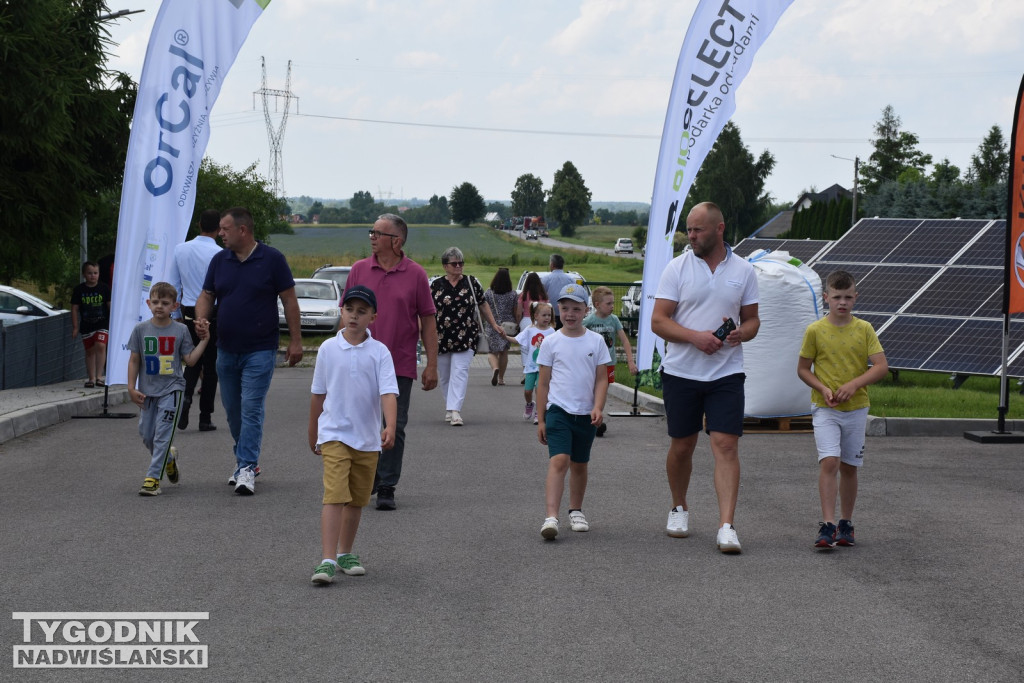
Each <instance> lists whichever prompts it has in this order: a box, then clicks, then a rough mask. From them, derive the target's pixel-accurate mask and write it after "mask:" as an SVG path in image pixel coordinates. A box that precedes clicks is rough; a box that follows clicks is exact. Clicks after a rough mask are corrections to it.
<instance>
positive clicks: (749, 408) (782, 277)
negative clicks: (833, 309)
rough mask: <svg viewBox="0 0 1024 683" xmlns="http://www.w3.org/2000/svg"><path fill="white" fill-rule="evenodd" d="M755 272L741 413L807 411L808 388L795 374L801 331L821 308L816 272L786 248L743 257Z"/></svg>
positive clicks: (767, 414) (785, 414)
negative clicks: (753, 332) (755, 327)
mask: <svg viewBox="0 0 1024 683" xmlns="http://www.w3.org/2000/svg"><path fill="white" fill-rule="evenodd" d="M747 260H748V261H750V262H751V264H752V265H753V266H754V270H755V271H757V286H758V290H759V295H760V296H759V305H758V316H759V317H760V318H761V329H760V330H759V331H758V333H757V336H756V337H754V338H753V339H752V340H751V341H749V342H744V344H743V370H744V372H745V373H746V375H747V379H746V383H745V386H744V393H745V394H746V405H745V408H744V411H743V413H744V415H746V416H747V417H790V416H793V415H807V414H808V413H810V410H811V389H810V387H808V386H807V385H806V384H804V383H803V382H802V381H800V378H799V377H797V375H796V366H797V359H798V358H799V356H800V344H801V343H802V342H803V338H804V330H805V329H807V326H808V325H810V324H811V323H813V322H814V321H815V320H817V319H818V318H820V317H821V316H822V314H823V312H822V296H821V292H822V288H821V277H819V276H818V274H817V273H815V272H814V270H813V269H812V268H811V267H810V266H807V265H805V264H803V263H801V262H800V261H799V260H797V259H795V258H791V257H790V255H789V252H786V251H773V252H768V251H761V252H758V253H755V254H752V255H751V256H749V257H747Z"/></svg>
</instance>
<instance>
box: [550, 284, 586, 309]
mask: <svg viewBox="0 0 1024 683" xmlns="http://www.w3.org/2000/svg"><path fill="white" fill-rule="evenodd" d="M562 299H571V300H573V301H578V302H580V303H581V304H583V305H584V306H586V305H587V290H585V289H583V287H581V286H580V285H578V284H576V283H575V282H572V283H569V284H567V285H566V286H565V287H562V291H560V292H559V293H558V299H556V301H561V300H562Z"/></svg>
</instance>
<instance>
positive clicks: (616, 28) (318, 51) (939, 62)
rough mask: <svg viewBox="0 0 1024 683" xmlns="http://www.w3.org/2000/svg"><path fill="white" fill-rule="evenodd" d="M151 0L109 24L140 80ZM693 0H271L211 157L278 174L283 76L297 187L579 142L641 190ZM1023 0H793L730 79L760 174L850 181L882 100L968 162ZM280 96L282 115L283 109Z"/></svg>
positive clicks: (617, 187) (427, 178) (421, 180)
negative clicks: (764, 170)
mask: <svg viewBox="0 0 1024 683" xmlns="http://www.w3.org/2000/svg"><path fill="white" fill-rule="evenodd" d="M159 4H160V3H159V2H158V0H110V8H111V10H119V9H122V8H124V9H145V10H146V11H145V12H144V13H142V14H136V15H132V16H131V17H126V18H121V19H118V20H116V21H115V22H112V23H111V33H112V37H113V39H114V41H115V42H116V43H118V45H117V46H115V47H114V48H113V51H114V54H113V55H112V57H111V60H110V62H109V66H110V67H111V68H114V69H119V70H123V71H126V72H127V73H129V74H130V75H131V76H132V78H133V79H135V80H136V81H138V80H139V77H140V75H141V73H142V62H143V59H144V56H145V50H146V44H147V41H148V39H149V34H150V30H151V28H152V23H153V21H154V20H155V18H156V14H157V9H158V7H159ZM696 5H697V3H696V0H687V1H682V2H680V1H676V2H669V1H668V0H582V1H570V0H557V1H556V0H518V1H517V2H499V1H492V0H472V1H470V0H440V1H435V0H419V1H416V2H414V1H412V0H403V1H399V0H395V1H392V0H360V1H351V0H272V2H271V3H270V5H269V6H268V8H267V10H266V11H265V12H264V13H263V16H262V17H261V18H260V19H259V20H257V22H256V24H255V26H254V27H253V30H252V32H251V33H250V34H249V38H248V40H247V41H246V43H245V45H244V46H243V47H242V50H241V52H240V53H239V55H238V58H237V60H236V61H235V64H234V66H233V68H232V70H231V72H230V73H229V74H228V77H227V80H226V82H225V84H224V88H223V90H222V91H221V94H220V98H219V99H218V101H217V104H216V106H215V108H214V110H213V117H212V127H211V131H212V132H211V139H210V144H209V146H208V148H207V156H209V157H211V158H213V159H214V160H215V161H217V162H218V163H222V164H224V163H226V164H230V165H231V166H232V167H234V168H236V169H241V168H243V167H245V166H247V165H248V164H250V163H252V162H254V161H258V162H259V164H260V165H259V169H260V170H261V172H262V173H263V174H264V175H269V163H268V160H269V158H270V151H269V142H268V137H267V125H266V122H265V120H264V114H263V110H262V106H261V104H260V103H259V102H257V103H256V105H255V107H254V102H253V92H254V91H256V90H258V89H259V88H260V87H261V78H262V72H261V67H260V59H261V57H265V58H266V62H267V87H269V88H274V89H284V87H285V76H286V73H287V68H288V61H289V60H291V63H292V67H291V68H292V71H291V91H292V92H293V93H294V94H295V95H296V96H297V97H298V109H297V111H296V109H295V103H294V102H293V103H292V107H293V108H292V109H291V113H290V115H289V117H288V121H287V126H286V130H285V134H284V145H283V162H284V190H285V193H286V194H287V195H289V196H294V195H300V194H306V195H311V196H315V197H325V198H339V199H347V198H349V197H351V196H352V194H353V193H354V192H356V191H357V190H369V191H370V192H372V193H373V194H374V195H375V196H379V197H380V198H382V199H384V200H385V201H386V200H388V199H389V198H390V199H392V200H395V199H399V198H411V197H420V198H428V197H430V195H432V194H446V195H447V194H450V192H451V189H452V187H453V186H455V185H458V184H461V183H462V182H465V181H469V182H471V183H473V184H474V185H476V187H477V188H478V189H479V190H480V192H481V194H482V195H483V196H484V197H485V198H487V199H488V200H505V201H507V200H508V199H509V196H510V194H511V191H512V188H513V187H514V185H515V180H516V178H517V177H519V176H520V175H522V174H524V173H532V174H534V175H536V176H538V177H540V178H541V179H542V180H543V182H544V187H545V189H548V188H550V186H551V182H552V179H553V177H554V173H555V171H556V170H558V169H560V168H561V166H562V164H563V163H564V162H565V161H572V162H573V163H574V164H575V165H576V167H577V168H578V169H579V171H580V173H581V174H582V175H583V178H584V181H585V182H586V184H587V186H588V187H589V188H590V190H591V192H592V194H593V200H594V201H641V202H649V201H650V197H651V192H652V189H653V183H654V170H655V166H656V165H657V160H658V145H659V140H660V137H661V131H662V125H663V123H664V119H665V110H666V107H667V105H668V98H669V92H670V89H671V85H672V78H673V73H674V70H675V65H676V60H677V58H678V56H679V50H680V48H681V47H682V42H683V38H684V37H685V34H686V29H687V26H688V25H689V21H690V17H691V15H692V14H693V10H694V8H695V7H696ZM1022 26H1024V2H1021V1H1020V0H971V1H970V2H964V1H963V0H899V1H898V2H894V1H893V0H843V1H835V0H795V2H793V4H792V5H791V6H790V7H789V9H788V10H787V11H786V13H785V14H783V16H782V19H781V20H780V21H779V23H778V25H777V26H776V28H775V31H774V32H773V33H772V35H771V36H770V37H769V38H768V40H767V41H766V43H765V44H764V46H763V47H762V48H761V50H760V52H759V53H758V54H757V57H756V59H755V60H754V65H753V68H752V69H751V71H750V74H749V75H748V76H747V79H746V80H745V81H744V82H743V84H742V86H741V87H740V88H739V90H738V92H737V108H736V113H735V115H734V116H733V121H734V122H735V123H736V124H737V125H738V126H739V127H740V130H741V133H742V136H743V141H744V142H745V143H746V145H747V147H748V148H749V149H750V151H751V152H752V153H753V154H754V155H755V156H757V155H759V154H760V153H761V152H762V151H763V150H766V149H767V150H769V151H770V152H771V153H772V154H773V155H774V156H775V159H776V166H775V170H774V172H773V173H772V175H771V177H770V178H769V179H768V185H767V188H768V190H769V191H770V192H771V193H772V195H773V196H774V197H775V199H776V200H777V201H794V200H795V199H796V198H797V197H798V196H799V194H800V193H801V192H802V191H803V190H805V189H808V188H810V187H812V186H813V187H816V188H817V189H819V190H820V189H824V188H826V187H828V186H830V185H832V184H833V183H839V184H841V185H843V186H845V187H850V186H852V184H853V162H852V161H846V160H840V159H834V158H832V156H831V155H836V156H840V157H847V158H849V159H851V160H852V159H853V158H854V157H855V156H859V157H860V158H861V159H862V160H864V159H866V158H867V157H868V155H870V153H871V151H872V148H871V145H870V142H869V141H870V139H871V138H872V136H873V127H874V124H875V123H876V122H877V121H878V119H879V118H880V116H881V112H882V109H883V108H884V107H885V106H886V105H887V104H891V105H892V106H893V107H894V108H895V111H896V113H897V114H898V115H899V116H900V118H901V119H902V122H903V129H904V130H907V131H910V132H912V133H915V134H916V135H918V137H919V138H920V140H921V144H920V148H921V149H922V151H924V152H927V153H930V154H932V155H933V157H934V158H935V160H936V161H939V160H941V159H942V158H944V157H948V158H949V159H950V161H952V162H953V163H954V164H956V165H957V166H959V167H960V168H961V170H964V169H966V167H967V165H968V163H969V162H970V157H971V154H973V153H975V152H976V151H977V148H978V145H979V144H980V142H981V140H982V138H983V137H984V136H985V135H986V134H987V132H988V131H989V129H990V128H991V127H992V126H993V125H998V126H1000V127H1001V128H1002V129H1003V134H1004V136H1005V138H1006V139H1007V141H1009V137H1010V132H1011V130H1012V119H1013V108H1014V99H1015V97H1016V95H1017V91H1018V88H1019V85H1020V80H1021V75H1022V70H1024V40H1021V37H1020V35H1021V34H1020V31H1021V27H1022ZM279 121H280V112H278V113H277V114H276V115H275V118H274V122H275V126H276V125H278V124H279Z"/></svg>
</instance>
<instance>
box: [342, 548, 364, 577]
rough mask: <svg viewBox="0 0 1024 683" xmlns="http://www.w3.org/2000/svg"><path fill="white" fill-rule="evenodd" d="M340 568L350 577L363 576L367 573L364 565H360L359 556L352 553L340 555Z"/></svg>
mask: <svg viewBox="0 0 1024 683" xmlns="http://www.w3.org/2000/svg"><path fill="white" fill-rule="evenodd" d="M338 567H339V568H340V569H341V571H343V572H345V573H346V574H348V575H349V576H362V575H363V574H365V573H366V570H365V569H364V568H363V565H361V564H359V556H358V555H353V554H352V553H348V554H346V555H338Z"/></svg>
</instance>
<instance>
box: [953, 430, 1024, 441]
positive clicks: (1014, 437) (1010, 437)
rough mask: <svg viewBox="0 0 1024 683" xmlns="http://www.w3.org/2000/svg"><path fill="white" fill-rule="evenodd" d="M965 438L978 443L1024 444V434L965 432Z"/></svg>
mask: <svg viewBox="0 0 1024 683" xmlns="http://www.w3.org/2000/svg"><path fill="white" fill-rule="evenodd" d="M964 438H965V439H967V440H968V441H976V442H978V443H1024V432H997V431H987V432H982V431H974V432H964Z"/></svg>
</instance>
